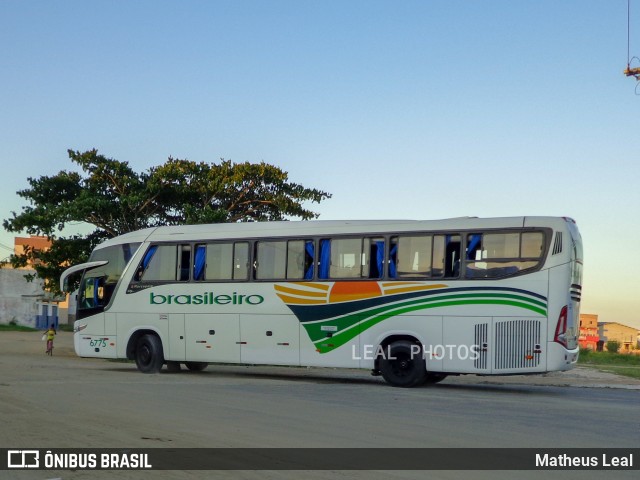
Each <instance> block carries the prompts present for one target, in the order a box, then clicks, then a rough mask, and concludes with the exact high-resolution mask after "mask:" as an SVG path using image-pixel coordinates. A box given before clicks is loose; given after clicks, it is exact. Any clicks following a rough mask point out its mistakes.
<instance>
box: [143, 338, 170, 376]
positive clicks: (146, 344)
mask: <svg viewBox="0 0 640 480" xmlns="http://www.w3.org/2000/svg"><path fill="white" fill-rule="evenodd" d="M163 364H164V352H163V350H162V342H161V341H160V339H159V338H158V337H157V336H156V335H152V334H146V335H143V336H142V337H140V339H139V340H138V343H136V366H137V367H138V370H140V371H141V372H143V373H158V372H159V371H160V369H161V368H162V365H163Z"/></svg>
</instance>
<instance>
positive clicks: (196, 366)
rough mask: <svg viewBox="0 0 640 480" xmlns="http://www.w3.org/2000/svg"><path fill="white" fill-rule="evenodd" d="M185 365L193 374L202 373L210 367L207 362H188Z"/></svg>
mask: <svg viewBox="0 0 640 480" xmlns="http://www.w3.org/2000/svg"><path fill="white" fill-rule="evenodd" d="M185 365H186V367H187V368H188V369H189V370H191V371H192V372H201V371H202V370H204V369H205V368H207V367H208V366H209V364H208V363H206V362H187V363H185Z"/></svg>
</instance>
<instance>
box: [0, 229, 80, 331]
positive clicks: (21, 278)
mask: <svg viewBox="0 0 640 480" xmlns="http://www.w3.org/2000/svg"><path fill="white" fill-rule="evenodd" d="M50 247H51V241H50V240H49V239H47V238H46V237H39V236H33V235H32V236H30V237H16V238H15V239H14V251H13V253H14V255H22V254H23V253H24V252H25V251H26V250H27V249H34V250H47V249H48V248H50ZM33 266H34V264H33V262H28V264H27V266H25V267H22V268H19V269H15V268H12V267H11V266H10V265H5V266H3V268H1V269H0V323H10V322H15V323H17V324H19V325H25V326H30V327H35V328H43V329H44V328H47V327H48V326H49V325H51V324H54V325H55V326H56V327H57V326H58V323H59V322H63V323H66V322H67V321H69V320H73V318H71V319H69V315H68V313H69V304H68V301H67V299H66V298H64V297H55V296H53V295H52V294H51V293H50V292H46V291H45V290H44V289H43V282H42V280H40V279H39V278H37V277H36V278H34V279H33V281H27V279H26V278H25V276H27V275H35V273H36V272H35V270H34V269H33ZM73 308H74V310H73V313H75V307H73ZM74 317H75V315H74Z"/></svg>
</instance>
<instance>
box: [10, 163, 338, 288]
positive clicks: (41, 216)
mask: <svg viewBox="0 0 640 480" xmlns="http://www.w3.org/2000/svg"><path fill="white" fill-rule="evenodd" d="M68 154H69V158H70V159H71V161H72V162H73V163H74V164H76V165H78V166H79V167H80V170H81V171H82V173H78V172H76V171H66V170H63V171H61V172H59V173H58V174H56V175H52V176H41V177H39V178H31V177H30V178H28V183H29V188H26V189H24V190H20V191H18V192H17V194H18V195H19V196H20V197H22V198H24V199H25V200H27V201H28V203H29V205H28V206H25V207H23V208H22V211H21V212H20V213H16V212H12V217H11V218H8V219H5V220H4V221H3V226H4V228H5V229H6V230H7V231H9V232H15V233H21V232H25V233H28V234H31V235H44V236H46V237H47V238H49V239H50V240H51V242H52V244H51V248H50V249H48V250H44V251H43V250H40V251H36V250H33V249H32V248H27V249H25V252H24V254H21V255H13V256H11V257H10V259H9V262H10V263H11V264H12V265H13V266H14V267H21V266H26V265H29V264H31V265H33V266H34V269H35V271H36V274H37V276H38V277H40V278H42V279H43V280H44V282H45V288H46V289H47V290H50V291H53V292H57V291H58V283H57V282H58V278H59V277H60V274H61V273H62V271H63V270H64V269H65V268H66V267H67V266H68V265H73V264H77V263H82V262H84V261H86V260H87V258H88V256H89V254H90V252H91V250H92V249H93V248H94V247H95V246H96V245H97V244H98V243H100V242H101V241H103V240H105V239H107V238H111V237H115V236H117V235H121V234H124V233H127V232H131V231H134V230H139V229H141V228H145V227H154V226H160V225H179V224H197V223H222V222H243V221H270V220H285V219H288V218H299V219H302V220H309V219H312V218H317V217H318V214H317V213H315V212H313V211H311V210H308V209H307V208H305V206H304V204H305V203H306V202H312V203H320V202H321V201H322V200H325V199H327V198H330V197H331V194H329V193H327V192H324V191H321V190H318V189H315V188H307V187H303V186H302V185H299V184H297V183H293V182H290V181H289V175H288V173H287V172H285V171H283V170H282V169H280V168H279V167H276V166H274V165H270V164H268V163H265V162H260V163H257V164H256V163H249V162H244V163H233V162H231V161H229V160H224V159H222V160H221V161H220V163H217V164H216V163H205V162H200V163H197V162H193V161H190V160H178V159H173V158H169V159H168V160H167V162H165V163H164V164H163V165H159V166H156V167H152V168H150V169H148V170H147V171H144V172H141V173H138V172H135V171H134V170H133V169H132V168H131V167H130V166H129V164H128V163H127V162H121V161H119V160H114V159H111V158H107V157H105V156H103V155H100V154H98V151H97V150H89V151H86V152H78V151H73V150H69V151H68ZM78 222H79V223H84V224H89V225H92V226H93V227H95V228H94V230H93V231H92V232H91V233H89V234H88V235H86V236H83V235H72V236H62V235H63V230H64V229H65V227H67V226H68V225H70V224H77V223H78Z"/></svg>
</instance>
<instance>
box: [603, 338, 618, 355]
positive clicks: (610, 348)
mask: <svg viewBox="0 0 640 480" xmlns="http://www.w3.org/2000/svg"><path fill="white" fill-rule="evenodd" d="M605 347H606V348H607V352H609V353H618V351H619V350H620V342H618V341H617V340H609V341H608V342H607V343H606V344H605Z"/></svg>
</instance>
